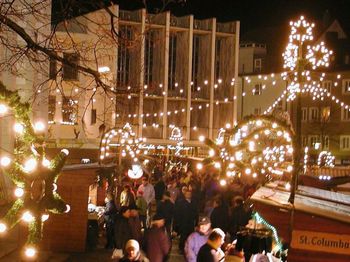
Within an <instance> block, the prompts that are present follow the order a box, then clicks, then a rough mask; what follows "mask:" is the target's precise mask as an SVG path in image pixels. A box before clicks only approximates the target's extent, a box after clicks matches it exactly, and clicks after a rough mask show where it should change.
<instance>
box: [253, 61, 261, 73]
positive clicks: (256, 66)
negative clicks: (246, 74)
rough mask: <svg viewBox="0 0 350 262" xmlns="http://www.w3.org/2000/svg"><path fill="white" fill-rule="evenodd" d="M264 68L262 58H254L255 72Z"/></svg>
mask: <svg viewBox="0 0 350 262" xmlns="http://www.w3.org/2000/svg"><path fill="white" fill-rule="evenodd" d="M261 68H262V63H261V58H256V59H254V72H255V73H257V72H261Z"/></svg>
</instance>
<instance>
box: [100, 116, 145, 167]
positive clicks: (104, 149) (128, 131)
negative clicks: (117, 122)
mask: <svg viewBox="0 0 350 262" xmlns="http://www.w3.org/2000/svg"><path fill="white" fill-rule="evenodd" d="M115 137H117V140H118V141H117V144H113V146H117V147H119V149H120V155H121V157H126V156H127V155H128V156H129V157H131V158H133V159H135V157H136V156H137V155H138V154H140V152H141V149H140V144H141V143H142V142H144V141H146V140H145V139H143V138H136V134H135V133H134V132H133V130H132V128H131V125H130V124H129V123H127V124H125V126H124V127H123V128H119V129H118V128H112V129H110V130H108V131H107V132H106V133H105V134H104V135H103V136H102V139H101V142H100V161H102V160H104V159H105V158H107V157H109V156H110V155H111V151H110V147H111V145H112V144H111V142H112V140H113V139H114V138H115Z"/></svg>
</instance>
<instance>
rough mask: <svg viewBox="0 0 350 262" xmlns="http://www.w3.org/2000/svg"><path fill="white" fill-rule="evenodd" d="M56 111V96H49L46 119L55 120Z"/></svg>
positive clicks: (51, 121) (50, 121)
mask: <svg viewBox="0 0 350 262" xmlns="http://www.w3.org/2000/svg"><path fill="white" fill-rule="evenodd" d="M55 112H56V96H49V108H48V121H49V123H53V122H54V121H55Z"/></svg>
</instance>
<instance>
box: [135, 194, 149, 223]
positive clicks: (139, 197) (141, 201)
mask: <svg viewBox="0 0 350 262" xmlns="http://www.w3.org/2000/svg"><path fill="white" fill-rule="evenodd" d="M136 206H137V209H138V211H139V217H140V220H141V222H142V227H143V228H146V227H147V225H146V221H147V202H146V200H145V198H144V197H143V191H137V193H136Z"/></svg>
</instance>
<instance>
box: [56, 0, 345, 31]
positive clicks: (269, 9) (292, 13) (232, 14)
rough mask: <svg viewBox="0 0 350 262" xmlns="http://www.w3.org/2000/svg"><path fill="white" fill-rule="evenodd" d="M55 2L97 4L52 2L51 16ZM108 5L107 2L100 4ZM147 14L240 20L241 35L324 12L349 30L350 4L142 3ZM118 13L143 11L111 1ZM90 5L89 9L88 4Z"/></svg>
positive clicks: (298, 0) (338, 0) (84, 3)
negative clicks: (163, 12)
mask: <svg viewBox="0 0 350 262" xmlns="http://www.w3.org/2000/svg"><path fill="white" fill-rule="evenodd" d="M58 1H63V2H75V3H78V6H79V9H80V10H84V11H83V12H86V10H88V9H89V8H91V5H96V3H97V2H99V1H98V0H53V2H54V7H53V8H54V10H53V11H54V12H55V11H56V10H57V9H58V8H57V5H56V4H55V3H56V2H58ZM104 1H105V2H109V1H108V0H104ZM145 1H146V3H147V8H148V9H149V10H150V11H153V12H154V11H157V10H161V9H163V7H164V4H163V3H164V2H167V3H169V2H170V4H168V5H167V6H166V7H165V9H170V10H172V12H173V13H174V14H175V15H177V16H182V15H187V14H193V15H195V17H196V18H197V19H202V18H210V17H216V18H217V19H218V20H219V21H222V22H224V21H229V20H240V21H241V31H242V33H245V32H247V31H250V30H254V29H257V28H259V27H266V26H276V25H280V24H281V23H282V24H283V23H284V24H287V23H288V21H290V20H291V19H293V18H297V17H299V16H300V15H301V14H303V15H305V16H307V17H308V19H309V20H313V21H315V20H320V19H322V17H323V14H324V12H325V11H326V10H328V11H329V13H330V15H331V17H333V18H338V19H340V20H341V21H342V24H343V26H344V27H346V28H349V29H350V0H260V1H258V0H145ZM113 2H115V3H117V4H119V5H120V7H121V9H138V8H142V7H143V1H142V0H113ZM88 3H90V7H89V4H88Z"/></svg>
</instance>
